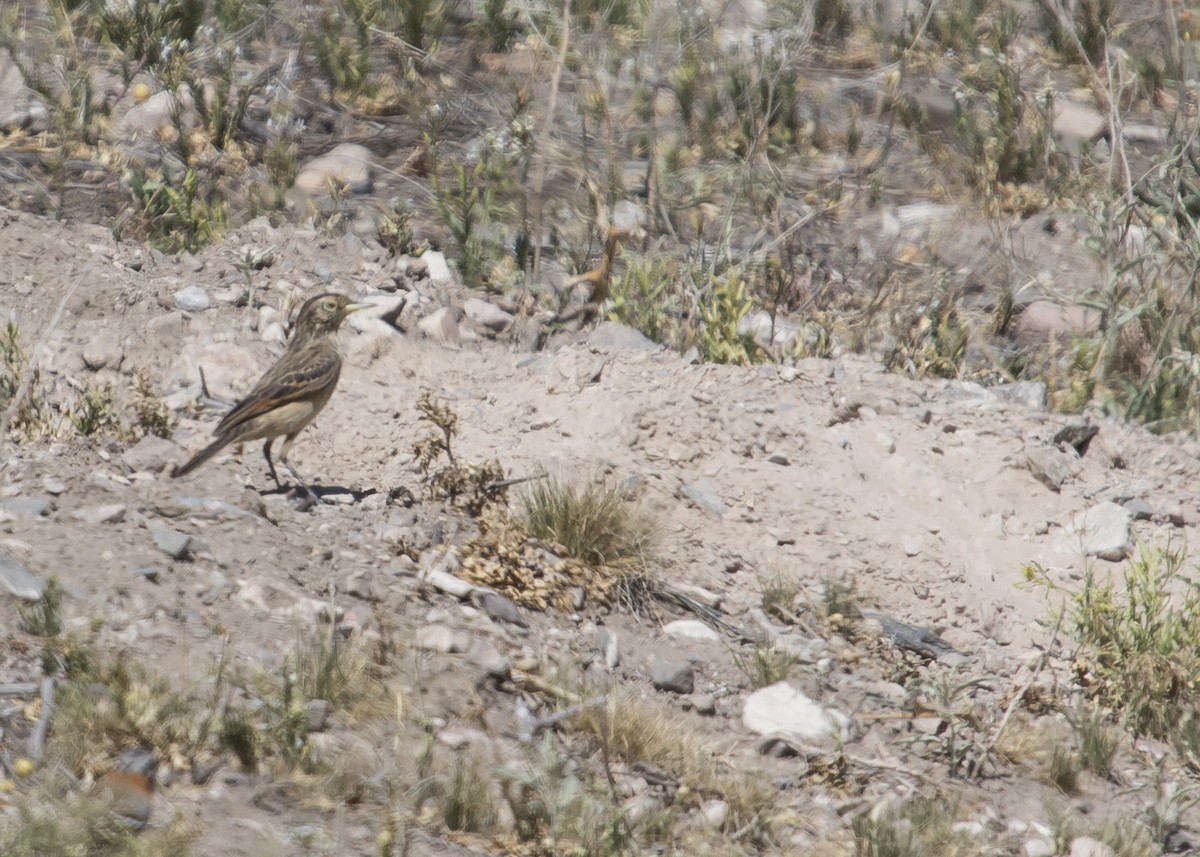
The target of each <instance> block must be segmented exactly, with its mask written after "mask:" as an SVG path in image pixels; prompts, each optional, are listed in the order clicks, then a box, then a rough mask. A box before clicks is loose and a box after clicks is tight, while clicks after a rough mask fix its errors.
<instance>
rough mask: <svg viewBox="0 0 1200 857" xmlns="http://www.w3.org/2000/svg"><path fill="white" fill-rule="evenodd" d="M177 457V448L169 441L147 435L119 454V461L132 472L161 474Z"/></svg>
mask: <svg viewBox="0 0 1200 857" xmlns="http://www.w3.org/2000/svg"><path fill="white" fill-rule="evenodd" d="M178 457H179V447H177V446H176V445H175V444H173V443H171V441H169V440H167V439H165V438H161V437H158V436H157V435H152V434H148V435H146V436H145V437H143V438H142V439H141V440H139V441H138V442H137V443H135V444H134V445H133V446H131V447H129V449H127V450H125V451H124V452H122V453H121V461H122V462H123V463H124V465H125V466H126V467H128V468H129V469H130V470H132V471H134V472H138V471H142V472H146V473H162V471H163V470H164V469H166V467H167V465H168V464H170V463H172V462H173V461H175V459H177V458H178Z"/></svg>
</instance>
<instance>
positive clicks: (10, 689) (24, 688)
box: [0, 681, 38, 696]
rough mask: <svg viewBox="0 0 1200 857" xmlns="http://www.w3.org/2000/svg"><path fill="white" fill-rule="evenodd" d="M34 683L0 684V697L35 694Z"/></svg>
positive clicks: (35, 685) (35, 683)
mask: <svg viewBox="0 0 1200 857" xmlns="http://www.w3.org/2000/svg"><path fill="white" fill-rule="evenodd" d="M37 689H38V683H37V682H36V681H19V682H16V683H14V684H0V696H29V694H31V693H37Z"/></svg>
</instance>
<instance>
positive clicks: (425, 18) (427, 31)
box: [381, 0, 456, 51]
mask: <svg viewBox="0 0 1200 857" xmlns="http://www.w3.org/2000/svg"><path fill="white" fill-rule="evenodd" d="M455 5H456V3H454V2H453V0H452V2H450V3H449V4H448V3H447V2H446V0H381V6H382V11H383V14H384V19H385V20H386V21H387V22H388V25H389V27H391V28H392V29H398V30H399V31H400V33H401V35H403V37H404V41H406V42H408V44H410V45H412V46H413V47H414V48H416V49H417V50H418V51H428V50H430V49H431V48H432V47H433V46H434V45H435V44H436V43H437V41H438V40H439V39H441V37H442V33H443V32H444V31H445V29H446V25H447V23H448V21H449V18H450V14H451V12H452V11H453V8H454V6H455Z"/></svg>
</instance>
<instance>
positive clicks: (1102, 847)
mask: <svg viewBox="0 0 1200 857" xmlns="http://www.w3.org/2000/svg"><path fill="white" fill-rule="evenodd" d="M1070 857H1115V853H1114V852H1113V850H1112V848H1111V847H1109V846H1108V845H1106V844H1105V843H1103V842H1101V841H1100V840H1099V839H1093V838H1092V837H1090V836H1077V837H1075V838H1074V839H1072V840H1071V853H1070Z"/></svg>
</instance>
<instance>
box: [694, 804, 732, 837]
mask: <svg viewBox="0 0 1200 857" xmlns="http://www.w3.org/2000/svg"><path fill="white" fill-rule="evenodd" d="M700 816H701V818H703V819H704V824H705V825H706V826H707V827H710V828H712V829H713V830H720V829H721V828H722V827H724V826H725V822H726V821H728V820H729V804H727V803H725V801H723V800H706V801H705V802H704V803H702V804H700Z"/></svg>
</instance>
